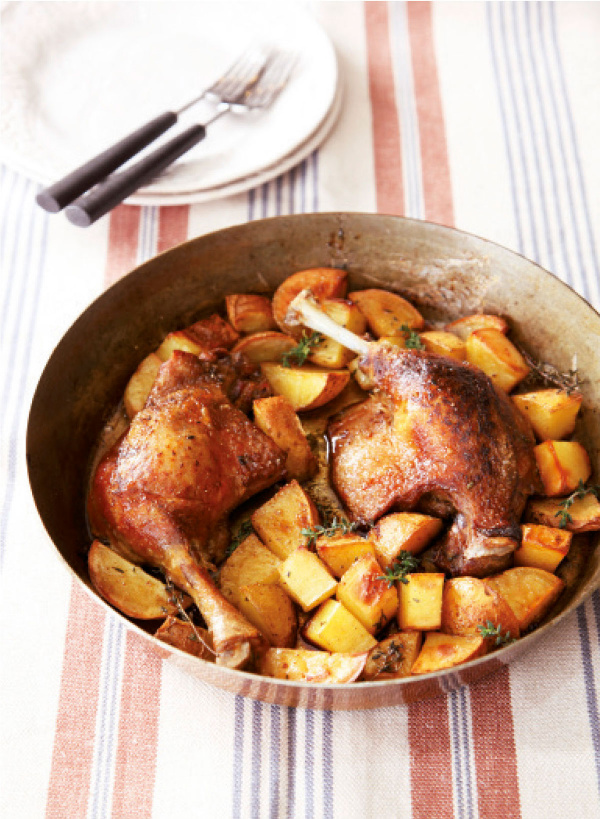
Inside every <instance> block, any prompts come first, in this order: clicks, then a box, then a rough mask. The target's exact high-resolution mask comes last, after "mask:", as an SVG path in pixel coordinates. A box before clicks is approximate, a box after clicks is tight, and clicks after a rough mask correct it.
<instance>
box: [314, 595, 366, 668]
mask: <svg viewBox="0 0 600 819" xmlns="http://www.w3.org/2000/svg"><path fill="white" fill-rule="evenodd" d="M302 633H303V636H304V639H305V640H308V642H309V643H314V645H316V646H319V647H320V648H324V649H326V650H327V651H336V652H337V651H341V652H342V653H348V652H349V653H351V654H358V653H361V652H363V651H369V650H370V649H372V648H374V647H375V646H376V645H377V640H376V639H375V638H374V637H373V635H372V634H369V632H368V631H367V630H366V628H365V627H364V626H363V624H362V623H361V622H360V620H357V619H356V617H355V616H354V615H353V614H352V613H351V612H349V611H348V609H347V608H346V607H345V606H344V604H343V603H340V601H339V600H331V599H329V600H326V601H325V602H324V603H322V604H321V605H320V606H319V608H318V609H317V611H316V612H315V613H314V614H313V616H312V617H311V618H310V620H308V622H307V623H306V624H305V626H304V628H303V630H302Z"/></svg>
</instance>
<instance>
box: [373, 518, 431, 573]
mask: <svg viewBox="0 0 600 819" xmlns="http://www.w3.org/2000/svg"><path fill="white" fill-rule="evenodd" d="M441 529H442V521H441V520H440V519H439V518H433V517H431V516H430V515H419V514H417V513H413V512H395V513H393V514H391V515H385V517H383V518H380V520H379V521H378V522H377V523H376V524H375V526H374V527H373V529H371V532H370V533H369V539H370V540H372V541H373V543H374V544H375V554H376V555H377V559H378V560H379V562H380V563H381V565H382V566H383V568H384V569H387V568H389V567H390V566H391V565H392V564H393V563H394V561H395V560H396V558H397V557H398V555H399V554H400V552H402V551H405V552H410V553H411V554H414V555H416V554H419V552H422V551H423V549H425V547H426V546H427V545H428V543H429V542H430V541H431V540H433V538H434V537H435V536H436V535H438V534H439V533H440V531H441Z"/></svg>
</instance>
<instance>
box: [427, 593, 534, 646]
mask: <svg viewBox="0 0 600 819" xmlns="http://www.w3.org/2000/svg"><path fill="white" fill-rule="evenodd" d="M490 625H491V626H492V627H493V628H495V629H497V635H494V637H488V638H487V640H488V643H489V647H490V648H493V647H494V644H495V643H496V642H498V644H500V643H501V642H504V641H507V640H509V639H513V640H516V639H518V638H519V636H520V629H519V623H518V621H517V618H516V617H515V614H514V612H513V610H512V609H511V607H510V606H509V605H508V603H507V602H506V600H505V599H504V598H503V597H502V596H501V595H500V594H499V593H498V592H497V591H496V590H495V589H493V588H492V587H491V586H489V585H488V583H487V582H486V581H485V580H479V579H478V578H476V577H453V578H451V579H450V580H446V582H445V583H444V592H443V595H442V627H441V631H443V632H444V633H446V634H474V635H476V636H479V635H480V634H481V628H482V627H486V626H488V627H489V626H490Z"/></svg>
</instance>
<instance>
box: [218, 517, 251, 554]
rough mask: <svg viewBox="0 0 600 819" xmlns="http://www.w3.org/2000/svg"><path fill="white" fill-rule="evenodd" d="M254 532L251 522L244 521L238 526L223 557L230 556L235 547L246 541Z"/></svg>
mask: <svg viewBox="0 0 600 819" xmlns="http://www.w3.org/2000/svg"><path fill="white" fill-rule="evenodd" d="M253 532H254V529H253V528H252V521H250V520H245V521H243V522H242V523H241V524H240V527H239V529H238V530H237V532H236V533H235V535H234V536H233V537H232V538H231V541H230V543H229V546H228V547H227V551H226V552H225V557H229V556H230V555H232V554H233V553H234V552H235V550H236V549H237V547H238V546H239V545H240V543H242V542H243V541H244V540H246V538H247V537H249V536H250V535H251V534H252V533H253Z"/></svg>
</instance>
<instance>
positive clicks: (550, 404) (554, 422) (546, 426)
mask: <svg viewBox="0 0 600 819" xmlns="http://www.w3.org/2000/svg"><path fill="white" fill-rule="evenodd" d="M512 400H513V401H514V403H515V405H516V407H517V408H518V409H519V410H520V412H522V413H523V415H524V416H525V417H526V418H528V419H529V422H530V423H531V426H532V427H533V431H534V432H535V434H536V436H537V437H538V439H539V440H540V441H559V440H560V439H561V438H568V437H569V435H571V434H572V433H573V431H574V429H575V422H576V420H577V414H578V412H579V410H580V408H581V402H582V400H583V396H582V395H581V393H571V394H568V393H566V392H565V391H564V390H538V391H537V392H527V393H521V395H513V396H512Z"/></svg>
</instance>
